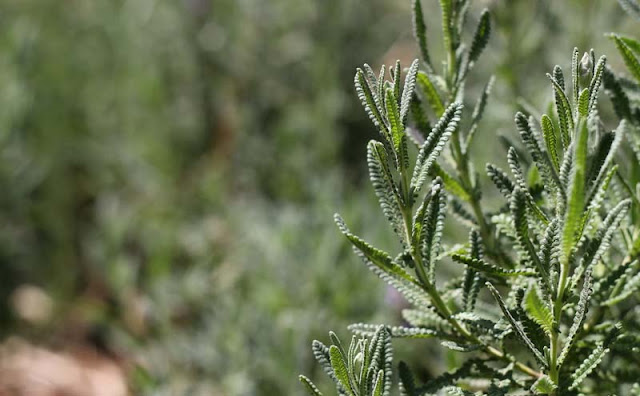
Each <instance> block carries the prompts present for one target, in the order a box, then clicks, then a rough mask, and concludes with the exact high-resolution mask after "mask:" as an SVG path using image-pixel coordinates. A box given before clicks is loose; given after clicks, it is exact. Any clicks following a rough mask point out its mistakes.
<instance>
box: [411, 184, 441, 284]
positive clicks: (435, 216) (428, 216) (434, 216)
mask: <svg viewBox="0 0 640 396" xmlns="http://www.w3.org/2000/svg"><path fill="white" fill-rule="evenodd" d="M429 195H430V196H431V200H430V201H429V203H428V204H427V206H426V210H425V214H424V218H423V220H422V230H423V231H422V233H421V237H420V240H419V246H417V248H418V249H419V250H418V252H419V254H420V257H421V258H422V263H421V264H422V265H423V267H424V270H425V271H426V275H427V277H428V281H429V282H430V283H434V276H435V264H436V261H437V258H438V255H439V254H440V250H441V248H442V245H441V240H442V229H443V227H444V217H445V213H446V212H445V207H446V197H445V196H444V191H443V189H442V181H441V180H440V179H435V180H434V181H433V183H432V186H431V190H430V194H429Z"/></svg>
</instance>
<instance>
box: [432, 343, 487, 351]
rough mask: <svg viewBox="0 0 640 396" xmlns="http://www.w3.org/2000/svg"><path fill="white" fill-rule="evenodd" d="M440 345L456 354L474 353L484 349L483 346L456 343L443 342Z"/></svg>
mask: <svg viewBox="0 0 640 396" xmlns="http://www.w3.org/2000/svg"><path fill="white" fill-rule="evenodd" d="M440 345H442V346H443V347H445V348H448V349H451V350H452V351H456V352H474V351H477V350H479V349H482V347H483V345H482V344H460V343H457V342H454V341H442V342H440Z"/></svg>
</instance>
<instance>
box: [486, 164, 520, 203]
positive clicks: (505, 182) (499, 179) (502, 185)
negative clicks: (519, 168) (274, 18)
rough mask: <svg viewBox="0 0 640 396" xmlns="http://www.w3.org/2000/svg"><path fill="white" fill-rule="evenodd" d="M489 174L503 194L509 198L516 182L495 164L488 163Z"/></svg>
mask: <svg viewBox="0 0 640 396" xmlns="http://www.w3.org/2000/svg"><path fill="white" fill-rule="evenodd" d="M487 174H488V175H489V179H491V181H492V182H493V184H495V185H496V187H497V188H498V190H500V192H501V193H502V195H503V196H504V197H505V198H507V199H509V198H510V197H511V193H512V192H513V189H514V183H513V182H512V181H511V179H510V178H509V175H507V173H506V172H505V171H503V170H502V169H500V168H498V167H497V166H495V165H493V164H487Z"/></svg>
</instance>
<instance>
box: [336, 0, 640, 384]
mask: <svg viewBox="0 0 640 396" xmlns="http://www.w3.org/2000/svg"><path fill="white" fill-rule="evenodd" d="M633 4H635V3H633ZM467 6H468V4H467V2H466V1H459V2H456V1H440V7H441V11H442V12H441V19H442V26H443V32H442V34H443V47H444V50H445V57H446V60H445V61H444V73H443V75H438V74H437V73H436V72H435V70H434V69H433V68H432V63H431V62H433V59H430V58H429V55H428V54H429V53H430V52H429V51H428V49H427V40H426V35H425V32H426V25H425V22H424V18H423V15H422V6H421V3H420V2H419V1H414V3H413V10H414V27H415V33H416V34H415V35H416V38H417V40H418V44H419V48H420V51H421V53H422V57H423V61H425V62H424V65H423V66H424V67H426V70H424V71H417V77H415V79H416V81H417V84H416V90H417V94H409V93H407V91H406V90H407V87H410V86H411V87H413V84H411V83H410V81H412V80H413V79H414V77H413V76H416V70H415V68H414V65H417V63H416V62H414V63H413V64H412V67H411V68H410V69H409V72H408V75H407V77H406V81H407V82H405V84H404V90H405V91H404V92H402V94H400V88H399V84H398V80H399V77H398V75H399V73H400V72H399V68H398V67H396V69H395V70H396V71H395V72H394V73H393V76H392V77H393V80H392V81H390V82H388V83H385V85H386V86H389V87H394V88H393V89H391V88H389V89H387V90H386V91H385V92H386V93H385V96H384V97H382V98H380V97H376V96H375V95H376V94H375V93H374V90H371V92H372V93H371V98H370V99H367V98H365V99H367V100H363V101H362V102H363V105H364V107H365V111H367V112H368V113H369V114H371V113H375V111H373V110H371V108H372V106H374V105H375V103H377V102H380V103H386V105H385V106H384V107H383V108H382V110H381V111H380V116H379V117H378V116H374V117H372V120H373V121H374V125H375V126H377V127H378V129H379V130H380V133H381V135H382V136H383V138H385V139H386V141H385V142H383V143H377V142H373V143H370V144H369V151H368V152H369V154H368V159H369V164H370V169H373V170H372V171H371V172H370V174H371V181H372V183H373V185H374V190H375V191H376V194H377V195H378V197H379V198H380V202H381V206H382V209H383V212H384V214H385V216H386V217H387V218H388V220H389V221H390V222H391V223H392V225H393V228H394V230H396V233H397V234H398V237H399V239H400V242H401V245H402V246H403V251H402V252H400V253H399V254H398V255H397V256H396V257H397V258H396V259H393V258H392V257H394V255H393V254H389V253H384V252H383V251H381V250H378V249H375V248H373V247H371V246H369V245H368V244H365V243H364V242H363V241H362V240H361V239H359V238H358V237H355V236H354V235H353V234H352V233H351V232H350V231H348V230H347V229H346V227H345V226H344V224H343V223H342V222H341V220H340V221H339V226H340V228H341V229H342V231H343V233H344V234H345V235H346V236H347V238H348V239H349V241H350V242H351V243H352V244H353V246H354V248H355V249H356V251H357V253H358V254H359V255H360V256H361V257H362V258H363V259H364V261H365V263H366V264H367V266H369V267H370V268H373V269H374V272H376V274H378V276H380V277H381V278H382V279H384V280H386V281H387V282H388V283H389V284H390V285H391V286H393V287H395V288H397V289H398V290H399V291H400V292H401V293H402V294H403V295H405V296H406V297H407V300H408V301H409V303H410V304H412V305H413V307H412V309H410V310H406V311H404V313H403V315H404V317H405V319H406V320H407V322H408V323H409V325H411V326H412V327H404V326H394V327H390V328H389V335H390V336H392V337H405V338H406V337H410V338H428V339H430V338H438V339H440V344H441V346H444V347H446V348H447V349H448V350H449V351H452V352H449V353H456V354H457V353H465V354H470V355H474V357H473V358H470V359H468V360H466V362H465V363H462V364H461V365H459V366H458V368H457V370H456V371H454V372H453V373H446V374H444V375H443V376H442V377H439V378H437V379H435V380H432V381H430V382H427V383H426V384H425V385H424V386H423V387H419V386H416V385H415V380H414V379H413V377H412V376H411V374H410V373H409V371H408V368H407V367H406V365H404V364H401V366H400V368H399V370H400V377H401V383H400V390H401V394H403V395H405V394H406V395H417V394H433V393H436V392H438V391H441V390H442V391H445V392H447V393H448V394H456V395H462V394H471V393H470V392H469V390H471V389H474V390H480V391H481V393H482V394H488V395H493V394H507V392H512V391H517V390H519V391H521V392H527V391H531V392H533V393H535V394H551V395H561V394H573V393H572V392H582V393H584V394H605V393H618V392H621V389H624V387H625V386H626V385H625V384H624V381H622V380H621V379H620V378H616V377H615V375H613V374H611V373H612V369H610V368H606V369H603V368H602V366H601V365H599V363H600V362H601V361H602V360H603V359H605V358H606V359H610V362H611V364H613V367H623V366H624V365H625V364H631V365H634V364H637V363H633V362H632V361H631V360H630V359H633V358H632V357H631V356H629V355H628V354H625V353H624V351H622V350H618V349H616V348H615V345H616V343H617V342H618V341H620V340H622V339H624V337H635V336H637V334H636V332H637V320H638V318H637V317H636V313H635V311H634V312H633V313H631V311H629V310H624V309H622V308H620V309H618V308H614V309H611V310H609V309H608V308H609V307H617V306H618V304H622V305H624V306H628V307H630V306H631V305H628V304H633V303H632V302H630V301H629V300H628V299H630V298H633V299H634V301H636V300H635V299H636V298H637V297H638V295H637V291H638V290H639V289H640V274H639V273H638V272H637V269H636V259H637V258H638V257H637V256H638V254H640V248H638V246H640V242H638V239H639V237H638V235H640V229H639V225H638V217H637V216H636V215H634V208H633V204H634V203H638V197H637V196H636V190H637V186H640V180H639V179H640V177H638V176H637V175H638V173H637V169H636V167H634V166H633V165H632V166H631V169H627V168H628V166H625V165H624V164H623V161H621V159H622V158H623V157H622V156H623V155H624V154H625V153H623V152H622V150H621V149H620V147H621V146H622V144H621V142H622V141H623V140H624V139H625V137H626V138H627V139H629V140H630V141H631V142H632V145H631V146H632V147H633V145H634V144H636V143H637V140H636V135H637V133H638V129H637V126H639V125H640V118H639V116H637V114H640V111H638V110H637V109H636V108H635V106H636V103H635V101H632V100H630V99H629V98H631V97H634V96H633V95H635V93H632V92H631V91H630V90H632V89H635V88H636V86H635V85H633V84H635V83H633V82H631V81H628V80H625V79H623V78H621V77H619V76H617V75H616V74H615V72H613V71H612V70H611V69H610V68H607V66H606V58H605V57H604V56H603V57H600V58H599V59H598V60H597V61H596V56H595V52H594V51H593V50H591V51H589V52H588V53H585V54H584V56H583V57H582V59H581V60H580V61H579V50H578V49H577V48H576V49H574V51H573V53H572V58H571V81H570V84H568V85H569V88H568V89H567V88H566V85H565V78H564V74H563V71H562V68H561V67H560V66H555V67H554V69H553V72H552V73H550V74H548V77H549V79H550V81H551V89H552V92H553V104H552V105H551V106H550V108H549V111H547V112H546V114H541V115H537V116H536V117H535V118H534V117H533V116H527V115H525V114H524V113H523V112H518V113H517V114H516V117H515V130H517V132H518V133H519V135H520V139H521V141H522V144H517V143H515V142H512V141H511V140H510V139H508V138H504V141H505V142H507V146H508V147H507V148H508V150H507V163H508V164H509V168H510V170H511V175H508V174H507V172H505V171H503V170H501V169H500V168H498V167H497V166H495V165H493V164H487V166H486V170H487V174H488V176H489V178H490V179H491V180H492V181H493V183H494V184H495V186H496V187H497V188H498V190H500V192H501V193H502V195H503V196H504V204H505V205H504V206H503V207H502V208H501V209H499V210H498V211H497V212H494V213H493V214H492V215H489V214H488V210H486V208H485V204H484V203H483V201H482V194H481V191H482V188H481V186H480V183H479V178H478V177H477V175H475V173H474V170H473V166H472V164H471V162H470V161H471V160H470V158H471V155H470V154H471V149H472V147H471V142H472V137H473V136H474V135H475V134H476V133H482V132H481V131H480V128H479V123H478V122H479V120H480V117H481V115H482V113H483V111H484V108H485V106H486V103H487V97H488V95H489V92H490V86H491V82H490V83H489V84H488V85H487V87H486V88H485V89H484V91H483V93H482V94H481V96H480V98H479V99H478V102H477V105H476V106H475V110H474V112H473V114H471V117H470V122H465V117H464V114H463V107H462V103H463V102H464V101H465V97H464V94H465V92H464V84H463V82H464V81H465V79H466V77H467V72H468V71H469V70H470V69H471V66H472V65H473V64H474V63H475V62H476V61H477V60H478V59H479V55H480V53H481V52H482V50H483V49H484V48H485V47H486V45H487V41H488V36H489V33H490V31H491V24H490V17H489V12H488V11H486V10H485V11H484V12H483V13H482V15H481V17H480V23H479V24H478V27H477V28H476V32H475V34H474V36H473V41H472V43H471V46H470V49H469V51H468V52H465V51H466V50H465V47H464V46H462V44H461V42H462V40H461V36H460V35H459V34H460V30H461V28H460V26H462V25H463V24H464V20H465V17H464V16H465V14H466V9H467ZM612 37H613V39H614V42H615V44H616V45H617V47H618V48H619V49H620V51H621V54H622V56H623V58H624V59H625V63H626V64H627V66H628V67H629V68H631V70H632V74H635V71H634V70H633V68H634V67H635V64H636V63H637V60H635V59H636V58H635V55H634V54H633V51H634V48H636V50H637V48H638V47H640V46H636V43H635V41H633V40H632V39H628V38H626V39H624V40H623V39H622V38H620V37H619V36H617V35H613V36H612ZM634 60H635V61H634ZM638 70H640V68H639V69H638ZM359 73H360V72H359ZM639 81H640V79H639ZM436 82H437V83H436ZM603 83H604V85H605V91H606V92H607V93H609V94H610V97H611V98H612V100H613V103H614V106H615V107H616V108H615V112H616V114H617V115H619V116H621V117H622V116H623V117H622V118H623V119H621V120H619V122H618V123H617V127H616V128H615V129H614V130H608V129H607V127H606V126H605V123H606V122H607V123H608V122H609V120H608V119H607V118H604V117H601V116H600V110H599V106H598V98H599V95H600V91H601V89H600V88H601V87H600V86H601V85H602V84H603ZM357 84H358V83H357ZM379 84H381V83H379ZM362 86H363V84H362V83H360V86H359V87H358V86H357V90H358V92H359V94H360V95H361V96H362V94H361V91H362V88H361V87H362ZM436 87H437V88H436ZM632 87H633V88H632ZM400 96H402V101H401V102H402V103H404V104H405V105H402V106H401V107H402V108H405V109H411V114H412V115H413V116H412V118H411V119H410V121H413V125H410V124H407V123H406V122H405V120H404V117H403V116H402V115H401V114H400V113H399V111H398V107H397V103H398V98H399V97H400ZM405 99H406V100H411V101H413V104H406V102H404V100H405ZM424 102H427V103H424ZM426 106H428V107H429V108H425V107H426ZM407 111H408V110H407ZM429 112H430V113H431V116H434V118H431V117H430V116H429ZM379 119H380V120H382V121H379ZM536 119H539V120H540V121H539V122H537V121H536ZM605 120H606V121H605ZM426 125H435V126H434V127H433V128H432V129H431V130H430V131H425V130H424V129H425V126H426ZM466 125H469V127H468V128H469V129H465V127H466ZM630 125H634V127H633V128H632V127H631V126H630ZM387 129H388V132H387ZM414 131H420V133H419V134H414V135H415V136H412V141H414V142H415V143H416V145H417V154H416V156H415V161H414V163H413V170H412V172H411V173H412V176H411V178H409V177H408V175H409V172H410V171H411V170H410V168H411V155H408V153H409V152H410V150H409V149H408V147H407V145H406V140H404V137H405V135H406V134H407V133H413V132H414ZM476 131H478V132H476ZM487 138H488V137H487ZM445 145H448V149H449V150H448V151H445V150H444V148H445ZM637 148H640V147H637ZM638 151H639V150H636V151H634V150H631V154H632V156H635V155H637V152H638ZM442 154H444V155H442ZM387 157H389V158H390V159H389V160H387ZM394 159H395V160H394ZM385 164H387V165H385ZM627 174H628V175H627ZM429 177H431V178H433V180H432V183H431V188H430V189H429V190H428V191H427V192H424V193H421V192H420V191H421V186H422V185H423V184H425V183H427V179H428V178H429ZM445 191H446V193H445ZM421 194H422V198H421V197H420V196H421ZM445 195H448V196H449V201H450V202H451V203H452V204H451V206H450V207H451V211H452V212H453V213H455V214H456V215H457V217H459V218H461V219H463V220H464V224H465V225H467V226H470V227H471V230H470V237H469V240H468V243H467V245H466V247H465V250H464V251H460V250H452V251H451V252H450V253H445V254H443V253H442V252H445V251H446V249H445V248H444V246H443V238H442V233H443V226H444V221H443V220H444V216H445V205H444V202H445V198H444V197H445ZM416 206H417V208H416ZM637 209H640V208H636V210H637ZM616 235H617V237H616ZM454 241H455V242H459V240H456V239H455V238H454ZM449 257H450V259H451V260H453V261H454V262H457V263H459V264H462V271H455V273H459V272H462V276H461V277H455V275H450V276H454V278H453V279H451V280H450V281H448V282H446V283H441V282H438V281H437V279H436V270H435V268H436V265H437V264H438V265H442V264H441V263H442V262H446V259H447V258H449ZM487 280H490V282H489V281H487ZM483 284H484V286H486V288H487V289H488V291H489V292H490V294H491V295H493V297H494V299H495V302H496V304H491V303H490V302H489V301H486V300H484V299H482V298H481V297H482V296H481V294H480V290H481V289H482V287H483ZM498 289H501V290H504V291H503V292H500V291H498ZM503 296H505V297H504V298H503ZM626 315H629V317H626V318H625V316H626ZM499 317H502V319H499V320H498V318H499ZM631 317H633V318H631ZM618 322H621V324H616V323H618ZM377 328H380V327H378V325H367V324H356V325H353V326H351V327H350V330H351V331H352V332H354V333H355V334H357V335H360V336H365V337H369V336H372V335H373V336H375V331H376V329H377ZM622 329H624V330H622ZM632 334H633V336H631V335H632ZM514 338H515V339H516V340H517V341H519V344H520V347H517V346H516V347H515V348H514V345H513V344H512V341H513V339H514ZM620 342H622V341H620ZM530 357H533V358H534V359H533V360H531V359H530ZM485 362H491V367H499V369H495V371H497V372H498V373H499V374H497V373H495V372H494V373H492V370H494V369H489V367H488V366H486V365H485ZM634 367H635V366H634ZM466 378H483V379H484V380H485V382H484V385H482V386H481V387H480V388H479V389H476V388H471V387H470V386H469V383H468V382H465V381H464V379H466ZM345 381H346V380H345ZM343 384H344V382H343ZM345 386H346V385H345Z"/></svg>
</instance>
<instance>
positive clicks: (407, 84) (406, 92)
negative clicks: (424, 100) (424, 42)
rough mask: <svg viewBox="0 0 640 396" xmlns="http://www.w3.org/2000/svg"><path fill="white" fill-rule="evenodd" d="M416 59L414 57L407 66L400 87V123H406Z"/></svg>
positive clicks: (414, 79)
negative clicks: (401, 86)
mask: <svg viewBox="0 0 640 396" xmlns="http://www.w3.org/2000/svg"><path fill="white" fill-rule="evenodd" d="M418 64H419V62H418V60H417V59H415V60H414V61H413V62H412V63H411V66H410V67H409V71H408V72H407V75H406V77H405V80H404V86H403V88H402V98H401V100H400V119H401V120H402V125H406V123H407V116H408V115H409V109H410V106H411V99H412V98H413V96H414V91H415V88H416V75H417V73H418Z"/></svg>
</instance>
